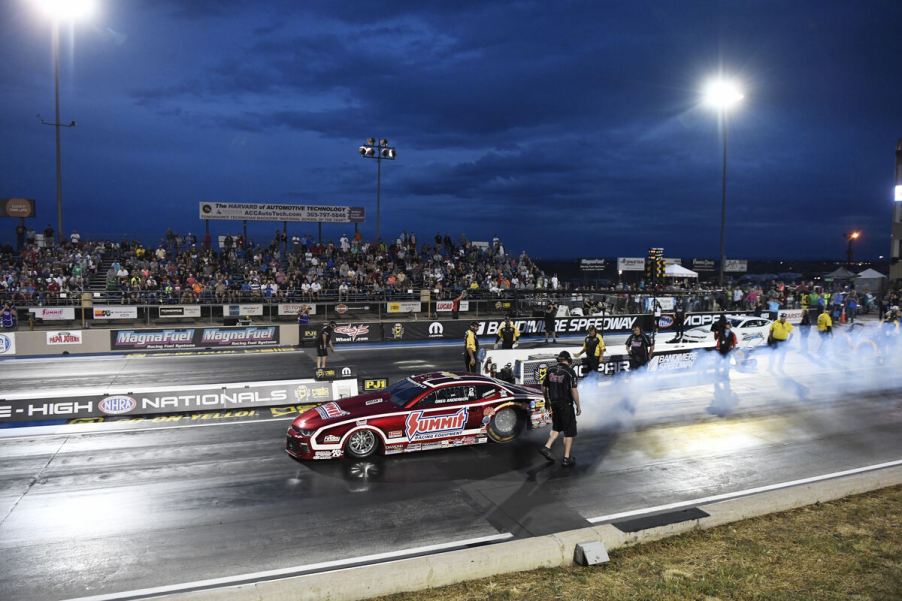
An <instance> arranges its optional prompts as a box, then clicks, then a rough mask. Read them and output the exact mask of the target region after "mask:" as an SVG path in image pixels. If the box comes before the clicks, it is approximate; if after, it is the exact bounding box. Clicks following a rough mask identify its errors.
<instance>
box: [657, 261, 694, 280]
mask: <svg viewBox="0 0 902 601" xmlns="http://www.w3.org/2000/svg"><path fill="white" fill-rule="evenodd" d="M664 275H665V276H666V277H668V278H697V277H698V274H697V273H696V272H694V271H692V270H691V269H686V268H685V267H683V266H682V265H677V264H676V263H673V264H672V265H668V266H667V267H665V268H664Z"/></svg>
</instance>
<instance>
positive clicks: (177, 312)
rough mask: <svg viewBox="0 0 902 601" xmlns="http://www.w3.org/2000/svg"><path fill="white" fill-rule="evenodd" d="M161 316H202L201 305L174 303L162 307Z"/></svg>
mask: <svg viewBox="0 0 902 601" xmlns="http://www.w3.org/2000/svg"><path fill="white" fill-rule="evenodd" d="M160 317H200V306H199V305H172V306H163V307H160Z"/></svg>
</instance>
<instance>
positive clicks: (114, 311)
mask: <svg viewBox="0 0 902 601" xmlns="http://www.w3.org/2000/svg"><path fill="white" fill-rule="evenodd" d="M94 319H138V307H114V306H109V307H104V306H100V305H97V306H95V307H94Z"/></svg>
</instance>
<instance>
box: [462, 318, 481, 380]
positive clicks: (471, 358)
mask: <svg viewBox="0 0 902 601" xmlns="http://www.w3.org/2000/svg"><path fill="white" fill-rule="evenodd" d="M478 328H479V322H476V321H474V322H471V323H470V327H469V328H468V329H467V331H466V333H465V334H464V361H465V364H466V367H465V368H464V371H469V372H472V373H479V370H478V369H477V366H478V365H479V358H478V356H479V339H478V338H477V337H476V330H477V329H478Z"/></svg>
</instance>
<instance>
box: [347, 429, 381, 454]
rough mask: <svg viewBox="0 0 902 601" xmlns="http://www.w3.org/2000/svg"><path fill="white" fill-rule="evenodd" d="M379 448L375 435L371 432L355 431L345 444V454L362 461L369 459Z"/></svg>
mask: <svg viewBox="0 0 902 601" xmlns="http://www.w3.org/2000/svg"><path fill="white" fill-rule="evenodd" d="M378 447H379V441H378V440H377V439H376V433H375V432H373V431H372V430H357V431H356V432H354V433H353V434H351V436H350V437H348V442H347V443H345V452H346V453H347V454H348V455H350V456H351V457H356V458H357V459H363V458H364V457H369V456H370V455H372V454H373V453H375V452H376V449H377V448H378Z"/></svg>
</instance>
